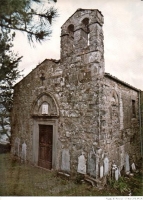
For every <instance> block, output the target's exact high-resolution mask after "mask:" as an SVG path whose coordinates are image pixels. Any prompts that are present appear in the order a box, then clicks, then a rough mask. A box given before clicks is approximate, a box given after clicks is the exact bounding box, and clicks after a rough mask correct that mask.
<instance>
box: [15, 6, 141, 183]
mask: <svg viewBox="0 0 143 200" xmlns="http://www.w3.org/2000/svg"><path fill="white" fill-rule="evenodd" d="M103 22H104V19H103V15H102V14H101V12H100V11H99V10H96V9H78V10H77V11H76V12H75V13H74V14H73V15H72V16H71V17H70V18H69V19H68V20H67V21H66V22H65V23H64V24H63V26H62V28H61V59H60V60H53V59H46V60H44V61H43V62H42V63H41V64H40V65H38V66H37V67H36V68H35V69H34V70H33V71H32V72H31V73H29V74H28V75H27V76H26V77H25V78H23V79H22V80H21V81H20V82H19V83H18V84H16V85H15V88H14V105H13V111H12V153H13V154H14V155H16V156H18V157H19V158H20V159H22V160H23V161H27V162H30V163H32V164H33V165H35V166H40V167H43V168H47V169H54V170H58V171H60V172H63V173H66V174H69V175H71V176H72V175H75V174H77V173H81V174H85V175H88V176H90V177H92V178H95V179H96V180H102V179H103V178H104V177H106V176H107V175H109V176H112V178H115V179H116V180H118V177H119V176H120V174H121V172H122V171H123V172H124V173H128V174H130V173H131V172H132V171H133V169H134V170H135V169H136V165H137V162H138V160H139V159H140V157H141V144H142V143H141V129H140V128H141V120H140V119H141V118H140V116H141V112H140V109H139V107H140V95H141V91H140V90H138V89H137V88H134V87H133V86H131V85H129V84H127V83H125V82H123V81H121V80H119V79H117V78H115V77H113V76H111V75H110V74H108V73H105V68H104V42H103V41H104V36H103V30H102V26H103ZM132 166H133V167H132ZM132 168H133V169H132Z"/></svg>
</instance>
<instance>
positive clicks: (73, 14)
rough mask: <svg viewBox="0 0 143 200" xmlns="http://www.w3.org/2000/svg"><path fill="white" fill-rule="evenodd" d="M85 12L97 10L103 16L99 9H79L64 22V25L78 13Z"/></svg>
mask: <svg viewBox="0 0 143 200" xmlns="http://www.w3.org/2000/svg"><path fill="white" fill-rule="evenodd" d="M84 10H91V11H94V10H97V11H98V12H99V13H100V14H101V15H102V13H101V11H100V10H98V9H83V8H78V9H77V10H76V11H75V12H74V13H73V14H72V15H71V16H70V17H69V18H68V19H67V20H66V21H65V22H64V24H65V23H66V22H67V21H68V20H69V19H70V18H71V17H72V16H73V15H74V14H75V13H76V12H78V11H84ZM102 16H103V15H102ZM64 24H63V25H64ZM63 25H62V26H63Z"/></svg>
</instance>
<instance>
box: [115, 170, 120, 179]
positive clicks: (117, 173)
mask: <svg viewBox="0 0 143 200" xmlns="http://www.w3.org/2000/svg"><path fill="white" fill-rule="evenodd" d="M118 179H119V169H118V167H117V168H116V169H115V180H116V181H118Z"/></svg>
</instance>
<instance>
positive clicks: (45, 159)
mask: <svg viewBox="0 0 143 200" xmlns="http://www.w3.org/2000/svg"><path fill="white" fill-rule="evenodd" d="M52 144H53V126H52V125H39V160H38V165H39V166H40V167H43V168H47V169H51V168H52Z"/></svg>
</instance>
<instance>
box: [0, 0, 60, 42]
mask: <svg viewBox="0 0 143 200" xmlns="http://www.w3.org/2000/svg"><path fill="white" fill-rule="evenodd" d="M51 1H54V2H56V1H55V0H51ZM47 2H48V1H47ZM45 3H46V2H45ZM37 4H38V5H37ZM0 5H1V6H0V27H1V30H2V32H5V31H9V30H18V31H21V32H25V33H26V34H27V37H28V39H29V41H32V42H33V39H34V38H35V39H36V41H39V42H40V41H42V40H44V39H45V38H47V37H49V36H50V35H51V30H50V26H51V23H52V20H53V19H54V18H55V17H57V16H58V15H57V10H56V9H54V7H52V6H51V7H47V8H46V7H45V5H43V3H42V0H0Z"/></svg>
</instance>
